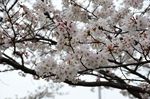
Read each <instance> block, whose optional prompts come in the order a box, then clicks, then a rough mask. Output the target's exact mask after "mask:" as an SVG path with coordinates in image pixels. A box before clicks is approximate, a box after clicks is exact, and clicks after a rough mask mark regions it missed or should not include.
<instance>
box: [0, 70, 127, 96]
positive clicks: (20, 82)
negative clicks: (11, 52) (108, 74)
mask: <svg viewBox="0 0 150 99" xmlns="http://www.w3.org/2000/svg"><path fill="white" fill-rule="evenodd" d="M45 84H46V82H45V81H43V80H33V79H32V77H31V76H30V75H28V76H27V77H21V76H19V75H18V73H16V72H7V73H0V99H4V98H6V97H11V99H15V95H18V96H19V97H23V96H25V95H27V94H28V91H29V92H33V93H34V91H35V89H37V87H38V86H40V85H45ZM59 92H63V93H67V94H64V95H56V97H55V99H84V98H86V99H98V91H97V88H95V90H94V92H92V91H91V88H86V87H69V86H68V85H65V86H64V87H63V88H62V89H60V91H59ZM112 97H113V99H129V98H128V97H124V96H122V95H121V94H120V93H119V91H118V90H113V89H110V90H106V89H104V88H103V89H102V99H110V98H112Z"/></svg>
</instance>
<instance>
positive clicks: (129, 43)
mask: <svg viewBox="0 0 150 99" xmlns="http://www.w3.org/2000/svg"><path fill="white" fill-rule="evenodd" d="M28 2H29V3H30V4H29V3H28ZM61 4H62V5H60V6H61V9H57V8H56V7H55V6H54V5H53V2H52V1H51V0H35V1H29V0H28V1H27V0H0V11H1V17H0V64H2V65H1V66H3V67H5V69H4V68H3V69H1V71H3V72H4V71H11V70H21V71H22V72H23V73H25V74H31V75H33V77H34V78H35V79H38V78H43V79H45V80H47V81H49V80H53V81H54V82H64V83H67V84H69V85H74V86H85V87H97V86H105V87H112V88H117V89H121V90H123V91H127V92H129V93H130V94H131V95H132V96H133V97H136V98H139V99H148V97H150V77H149V75H150V65H149V63H150V17H149V14H150V11H149V10H150V1H149V0H147V1H146V0H62V2H61ZM87 75H91V76H93V78H95V80H91V81H85V80H82V79H81V76H87ZM99 79H101V80H99Z"/></svg>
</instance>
